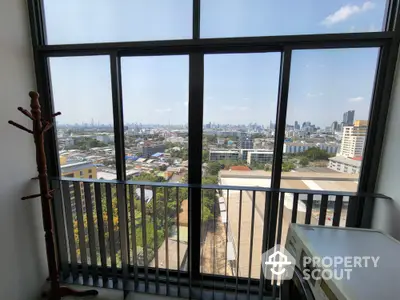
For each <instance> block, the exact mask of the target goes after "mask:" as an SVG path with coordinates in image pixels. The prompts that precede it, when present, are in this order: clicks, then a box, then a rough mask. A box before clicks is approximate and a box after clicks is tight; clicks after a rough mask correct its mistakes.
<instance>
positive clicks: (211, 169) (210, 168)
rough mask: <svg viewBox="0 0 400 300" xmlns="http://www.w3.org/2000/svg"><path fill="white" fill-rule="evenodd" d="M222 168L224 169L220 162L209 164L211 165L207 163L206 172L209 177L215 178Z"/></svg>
mask: <svg viewBox="0 0 400 300" xmlns="http://www.w3.org/2000/svg"><path fill="white" fill-rule="evenodd" d="M221 168H222V166H221V163H220V162H218V161H215V162H209V163H207V168H206V171H207V174H208V175H214V176H215V175H218V172H219V170H221Z"/></svg>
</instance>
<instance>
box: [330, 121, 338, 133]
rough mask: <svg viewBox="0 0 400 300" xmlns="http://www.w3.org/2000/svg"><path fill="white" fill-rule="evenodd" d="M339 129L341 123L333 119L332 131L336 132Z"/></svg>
mask: <svg viewBox="0 0 400 300" xmlns="http://www.w3.org/2000/svg"><path fill="white" fill-rule="evenodd" d="M338 130H339V124H338V122H337V121H333V123H332V125H331V131H332V132H335V131H338Z"/></svg>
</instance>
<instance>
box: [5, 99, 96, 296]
mask: <svg viewBox="0 0 400 300" xmlns="http://www.w3.org/2000/svg"><path fill="white" fill-rule="evenodd" d="M29 97H30V98H31V111H30V112H29V111H28V110H26V109H24V108H22V107H18V110H19V111H20V112H21V113H23V114H24V115H25V116H27V117H28V118H29V119H31V120H32V123H33V128H32V130H30V129H28V128H26V127H24V126H22V125H20V124H18V123H15V122H14V121H8V123H9V124H11V125H13V126H15V127H17V128H19V129H21V130H23V131H26V132H28V133H30V134H32V135H33V138H34V141H35V146H36V164H37V170H38V173H39V174H38V177H35V179H38V180H39V186H40V194H35V195H30V196H26V197H22V198H21V199H22V200H27V199H33V198H37V197H40V198H41V200H42V217H43V227H44V232H45V241H46V254H47V263H48V268H49V276H50V282H51V284H50V291H49V292H47V293H46V297H47V298H48V299H49V300H59V299H61V298H62V297H64V296H77V297H84V296H95V295H97V294H98V292H97V291H96V290H89V291H75V290H72V289H70V288H68V287H62V286H60V280H59V271H58V264H57V256H56V243H55V237H54V232H53V214H52V211H53V210H52V201H53V192H54V191H53V190H50V189H49V181H48V176H47V163H46V154H45V150H44V133H45V132H46V131H48V130H49V129H50V128H51V127H52V126H53V118H54V117H56V116H58V115H61V113H60V112H57V113H55V114H53V115H51V116H50V118H49V119H48V120H45V119H43V118H42V112H41V109H40V103H39V94H38V93H36V92H30V93H29Z"/></svg>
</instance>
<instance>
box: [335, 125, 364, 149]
mask: <svg viewBox="0 0 400 300" xmlns="http://www.w3.org/2000/svg"><path fill="white" fill-rule="evenodd" d="M367 129H368V121H366V120H356V121H355V122H354V125H353V126H343V130H342V144H341V145H340V152H339V155H340V156H344V157H358V156H362V155H363V151H364V145H365V139H366V137H367Z"/></svg>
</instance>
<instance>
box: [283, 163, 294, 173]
mask: <svg viewBox="0 0 400 300" xmlns="http://www.w3.org/2000/svg"><path fill="white" fill-rule="evenodd" d="M295 168H296V166H295V165H294V163H292V162H288V161H284V162H283V163H282V171H283V172H290V171H291V170H293V169H295Z"/></svg>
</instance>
